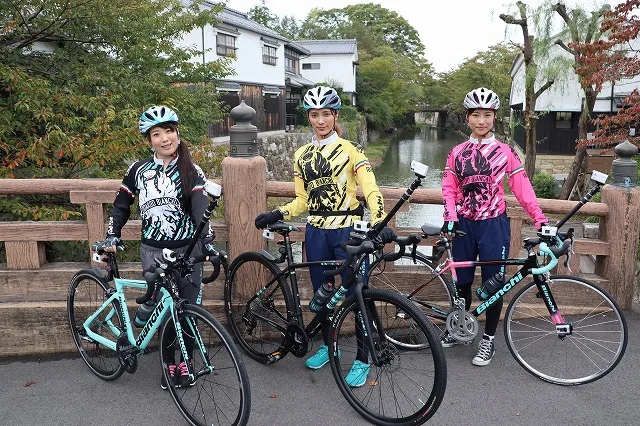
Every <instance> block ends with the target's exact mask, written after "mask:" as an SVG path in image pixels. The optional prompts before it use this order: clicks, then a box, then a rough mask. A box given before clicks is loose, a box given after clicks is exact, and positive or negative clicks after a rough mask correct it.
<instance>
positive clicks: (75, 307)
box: [67, 270, 124, 380]
mask: <svg viewBox="0 0 640 426" xmlns="http://www.w3.org/2000/svg"><path fill="white" fill-rule="evenodd" d="M108 288H109V286H108V285H107V283H106V282H105V281H104V280H102V279H100V278H99V277H97V276H96V275H95V273H94V272H93V271H89V270H82V271H79V272H78V273H77V274H75V275H74V276H73V278H72V279H71V282H70V283H69V292H68V293H67V315H68V319H69V327H70V329H71V334H72V335H73V341H74V342H75V344H76V346H77V347H78V351H79V352H80V355H81V356H82V359H83V360H84V362H85V363H86V364H87V366H88V367H89V369H91V371H93V373H94V374H95V375H96V376H98V377H100V378H101V379H103V380H115V379H117V378H118V377H120V376H121V375H122V373H123V372H124V367H123V366H122V365H121V364H120V362H119V361H118V355H117V353H116V351H114V350H111V349H110V348H108V347H106V346H104V345H102V344H100V343H98V342H96V341H95V340H93V339H92V338H90V337H89V336H88V335H87V332H86V330H85V327H84V325H83V324H84V323H85V321H86V320H87V319H88V318H89V317H90V316H91V315H93V314H94V313H95V312H96V311H97V310H98V308H100V307H101V306H102V304H103V303H104V302H105V301H106V300H107V299H108V298H109V297H108V296H107V294H106V292H107V289H108ZM119 312H120V304H119V303H118V301H115V300H114V301H113V302H112V303H111V309H109V308H106V309H104V310H103V311H102V312H101V313H100V314H99V315H98V316H97V317H96V318H95V319H94V320H93V321H92V322H91V325H90V329H91V331H93V332H94V333H96V334H98V335H100V336H103V337H105V338H108V339H110V340H113V341H115V340H116V339H117V338H118V336H119V334H120V332H121V330H122V329H123V328H122V324H121V322H120V315H119Z"/></svg>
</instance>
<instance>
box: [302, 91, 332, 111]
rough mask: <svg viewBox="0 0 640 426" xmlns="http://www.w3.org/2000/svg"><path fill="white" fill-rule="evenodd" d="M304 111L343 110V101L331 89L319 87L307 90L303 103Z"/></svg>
mask: <svg viewBox="0 0 640 426" xmlns="http://www.w3.org/2000/svg"><path fill="white" fill-rule="evenodd" d="M302 103H303V106H304V110H305V111H308V110H310V109H323V108H330V109H336V110H338V109H340V108H342V101H341V100H340V96H338V93H337V92H336V91H335V90H334V89H332V88H331V87H326V86H318V87H314V88H312V89H309V90H307V93H306V94H305V95H304V99H303V101H302Z"/></svg>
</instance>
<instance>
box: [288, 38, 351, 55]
mask: <svg viewBox="0 0 640 426" xmlns="http://www.w3.org/2000/svg"><path fill="white" fill-rule="evenodd" d="M295 42H296V43H297V44H299V45H300V46H302V47H304V48H306V49H308V50H309V52H311V55H330V54H351V53H356V52H357V51H358V42H357V41H356V40H355V39H346V40H296V41H295Z"/></svg>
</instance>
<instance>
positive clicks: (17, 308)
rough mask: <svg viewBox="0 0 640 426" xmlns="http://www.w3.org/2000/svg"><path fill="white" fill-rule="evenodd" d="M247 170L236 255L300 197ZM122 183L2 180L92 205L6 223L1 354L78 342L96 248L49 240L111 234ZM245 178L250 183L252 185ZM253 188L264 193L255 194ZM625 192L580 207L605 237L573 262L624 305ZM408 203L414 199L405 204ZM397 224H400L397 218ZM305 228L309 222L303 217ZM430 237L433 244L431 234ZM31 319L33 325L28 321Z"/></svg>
mask: <svg viewBox="0 0 640 426" xmlns="http://www.w3.org/2000/svg"><path fill="white" fill-rule="evenodd" d="M259 158H261V157H259ZM225 161H226V160H225ZM242 161H248V160H242ZM262 161H264V160H262ZM223 167H224V164H223ZM258 170H259V169H258ZM223 173H224V169H223ZM241 176H242V178H244V179H240V178H238V177H234V178H233V179H236V181H235V182H236V184H234V185H231V184H229V182H226V183H225V197H226V200H225V217H227V218H229V215H231V217H232V218H233V219H232V225H233V226H234V229H233V230H232V229H231V228H230V227H229V226H228V224H227V222H224V221H219V220H217V221H214V222H213V227H214V229H215V231H216V235H217V237H216V240H217V241H225V242H227V244H228V247H227V248H228V251H229V253H230V255H231V256H232V257H233V256H234V255H237V253H239V252H241V251H245V250H247V249H254V248H252V247H251V246H250V245H251V244H250V243H247V242H246V241H247V240H248V239H250V238H253V235H254V234H256V231H255V228H254V227H253V218H254V217H255V215H254V210H256V209H257V211H263V210H262V209H264V208H265V207H263V206H266V198H267V197H288V198H291V197H293V196H294V188H293V184H292V183H288V182H264V184H261V183H260V182H258V183H256V182H255V181H254V180H252V178H248V177H247V175H246V173H243V174H242V175H241ZM261 176H264V174H261ZM227 179H231V178H229V177H228V178H227ZM239 179H240V180H241V181H239ZM263 179H264V178H263ZM119 184H120V182H119V181H117V180H93V179H89V180H57V179H37V180H31V179H24V180H17V179H0V195H7V196H11V195H18V194H69V201H70V202H71V203H74V204H84V205H85V206H86V217H85V218H84V220H70V221H19V222H18V221H16V222H11V221H9V222H0V241H3V242H4V244H5V248H6V256H7V264H6V265H0V341H2V342H5V344H3V346H2V347H0V357H1V356H3V355H4V356H7V355H19V354H24V353H32V354H33V353H47V352H51V351H54V350H55V351H60V350H64V349H65V348H66V349H69V350H71V349H72V348H73V346H72V345H73V344H72V342H71V338H70V336H68V328H67V325H66V303H65V302H66V290H67V285H68V282H69V280H70V278H71V277H72V276H73V274H74V273H75V272H76V271H77V270H78V269H81V268H82V267H86V266H88V264H89V259H90V257H89V250H88V249H87V257H86V259H85V261H84V262H81V263H47V262H46V259H45V252H44V243H45V242H46V241H86V242H87V244H89V243H90V242H93V241H97V240H100V239H102V238H104V234H105V222H106V218H107V212H106V204H110V203H112V202H113V200H114V198H115V194H116V191H117V189H118V187H119ZM242 185H245V186H246V190H245V189H243V188H242V187H241V186H242ZM238 188H240V189H238ZM236 191H243V192H242V194H243V196H242V197H240V198H237V197H235V193H236ZM251 191H254V192H255V191H257V193H255V194H253V195H251V194H250V192H251ZM621 191H622V190H620V189H619V188H614V187H610V186H606V187H605V188H604V189H603V201H604V202H603V203H595V202H593V203H589V204H587V205H586V206H584V207H583V209H582V210H581V214H587V215H593V216H599V217H600V218H601V220H600V224H599V231H600V239H583V238H581V239H578V240H577V241H576V244H575V253H576V256H574V258H573V263H572V265H571V266H572V270H573V271H574V273H577V272H578V271H579V270H580V257H581V256H596V266H595V268H596V269H595V271H596V273H597V274H598V275H599V277H598V276H589V278H591V279H594V280H597V281H598V282H599V283H601V284H603V285H604V286H605V287H606V288H607V289H608V290H609V291H610V292H611V293H612V294H613V295H614V296H615V297H616V298H617V300H618V301H619V302H620V303H621V305H622V306H623V307H625V308H629V307H630V305H631V300H632V294H633V276H634V274H635V262H629V259H630V258H632V259H634V260H635V256H636V255H637V243H638V233H639V232H640V230H639V225H638V222H640V218H639V216H640V197H639V196H638V195H639V194H640V190H638V189H637V188H636V189H632V190H631V191H636V192H634V194H632V195H633V196H632V195H629V194H628V193H627V194H626V195H625V193H624V192H621ZM381 192H382V194H383V196H384V198H385V207H386V209H387V210H388V209H390V208H391V206H392V205H393V204H394V203H395V202H396V200H398V199H399V198H400V196H401V195H402V194H403V193H404V189H398V188H381ZM247 194H249V196H248V197H247ZM361 195H362V194H360V196H361ZM251 197H254V198H255V199H254V198H251ZM238 199H241V200H242V201H241V203H238V204H234V202H233V201H234V200H238ZM441 199H442V198H441V192H440V190H433V189H418V190H417V191H415V192H414V194H413V196H412V197H411V200H410V202H411V203H417V204H438V205H439V204H441ZM256 200H258V201H256ZM507 202H508V210H507V214H508V216H509V218H510V220H511V241H512V244H511V253H510V256H511V257H515V256H518V255H519V250H520V247H521V240H522V236H523V227H524V226H525V224H526V222H527V221H528V218H527V215H526V213H525V212H524V211H523V210H522V208H520V207H519V205H518V203H517V202H516V201H515V199H513V198H512V197H507ZM540 205H541V207H542V209H543V211H544V212H545V213H547V214H564V213H566V212H568V211H569V210H570V209H571V208H572V207H573V206H574V205H575V203H574V202H571V201H559V200H544V199H542V200H540ZM248 206H249V207H248ZM407 208H408V205H407V206H405V208H404V210H405V211H406V209H407ZM231 210H233V211H231ZM227 221H228V219H227ZM391 225H392V226H395V221H394V222H392V223H391ZM301 227H304V225H302V224H301ZM418 231H419V230H418V229H414V228H397V232H398V233H399V234H400V235H406V234H408V233H411V232H418ZM250 235H251V237H250ZM122 236H123V239H125V240H138V239H139V238H140V221H135V220H131V221H129V223H128V224H127V225H126V226H125V227H124V229H123V233H122ZM293 238H294V240H297V241H301V240H302V239H303V238H304V233H302V232H300V233H296V235H294V236H293ZM634 238H635V240H634ZM234 241H235V243H234ZM254 242H255V244H258V245H262V246H264V241H262V240H259V239H255V238H254ZM632 243H633V244H635V245H633V244H632ZM234 244H235V246H233V245H234ZM425 244H429V241H426V242H425ZM631 256H633V257H631ZM139 270H140V267H139V264H125V265H121V271H122V272H124V275H125V276H130V277H133V276H139V274H140V272H139ZM559 272H564V271H563V268H562V267H559ZM629 277H631V278H629ZM205 298H206V299H207V300H210V301H214V302H215V303H216V306H218V305H219V303H220V302H219V301H220V300H221V299H222V286H221V285H217V286H209V288H208V289H207V290H206V291H205ZM215 309H219V307H218V308H215ZM26 312H29V313H28V314H27V313H26ZM34 317H38V318H39V319H40V323H38V324H34V323H33V322H32V321H31V319H32V318H34ZM25 324H27V325H28V326H26V327H25ZM16 330H20V331H19V332H17V331H16ZM47 333H54V334H53V335H52V337H51V339H49V341H48V343H46V342H43V339H42V336H43V335H46V334H47ZM58 334H59V336H58ZM29 336H30V338H31V340H32V343H29V344H25V339H26V341H29ZM56 336H57V337H56ZM62 336H66V337H68V338H66V337H62ZM12 342H13V344H12Z"/></svg>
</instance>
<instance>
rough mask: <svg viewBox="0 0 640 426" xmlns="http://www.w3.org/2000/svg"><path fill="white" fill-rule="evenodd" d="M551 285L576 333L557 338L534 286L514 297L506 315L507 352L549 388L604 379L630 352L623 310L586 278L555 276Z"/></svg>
mask: <svg viewBox="0 0 640 426" xmlns="http://www.w3.org/2000/svg"><path fill="white" fill-rule="evenodd" d="M547 284H548V287H549V290H550V292H551V294H552V295H553V298H554V300H555V303H556V305H557V309H558V311H559V312H560V313H561V314H562V316H563V318H564V322H565V323H570V324H571V327H572V333H571V334H569V335H567V336H565V337H564V338H563V339H560V338H559V337H558V335H557V334H556V329H555V325H554V324H553V322H552V321H551V318H550V316H549V311H548V309H547V307H546V305H545V303H544V300H543V298H542V297H540V295H539V294H538V289H537V287H536V285H535V283H534V282H531V283H529V284H527V285H526V286H524V287H523V288H522V289H521V290H520V291H519V292H518V293H517V294H516V295H515V296H514V298H513V300H512V301H511V303H510V304H509V306H508V308H507V311H506V313H505V321H504V333H505V339H506V341H507V346H508V347H509V351H510V352H511V354H512V355H513V356H514V358H515V359H516V361H518V363H519V364H520V365H521V366H522V367H524V369H525V370H527V371H528V372H529V373H531V374H533V375H534V376H536V377H538V378H539V379H542V380H544V381H547V382H551V383H555V384H559V385H565V386H571V385H580V384H585V383H590V382H593V381H595V380H598V379H600V378H602V377H604V376H606V375H607V374H609V373H610V372H611V371H612V370H613V369H614V368H615V367H616V365H618V363H619V362H620V360H621V359H622V356H623V355H624V352H625V350H626V347H627V341H628V334H629V332H628V329H627V322H626V319H625V317H624V314H623V312H622V310H621V309H620V307H619V306H618V304H617V303H616V301H615V300H613V299H612V298H611V296H609V295H608V294H607V292H606V291H605V290H603V289H602V288H601V287H599V286H598V285H596V284H594V283H592V282H590V281H588V280H586V279H584V278H579V277H573V276H566V275H552V276H551V277H550V279H549V280H547ZM587 290H588V291H587ZM609 336H610V337H609ZM616 336H618V337H616ZM616 339H617V340H616ZM591 369H594V371H590V370H591Z"/></svg>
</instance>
